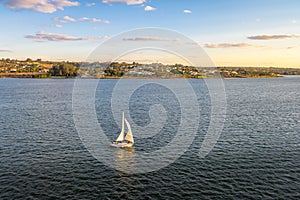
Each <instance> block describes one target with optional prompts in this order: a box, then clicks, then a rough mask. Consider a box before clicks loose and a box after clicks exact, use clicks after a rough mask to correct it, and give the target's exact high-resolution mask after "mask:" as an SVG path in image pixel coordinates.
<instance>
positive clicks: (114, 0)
mask: <svg viewBox="0 0 300 200" xmlns="http://www.w3.org/2000/svg"><path fill="white" fill-rule="evenodd" d="M146 1H147V0H102V3H107V4H112V3H126V4H127V5H136V4H143V3H145V2H146Z"/></svg>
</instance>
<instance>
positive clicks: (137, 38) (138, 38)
mask: <svg viewBox="0 0 300 200" xmlns="http://www.w3.org/2000/svg"><path fill="white" fill-rule="evenodd" d="M123 41H135V42H148V41H150V42H154V41H156V42H157V41H161V42H163V41H170V40H169V39H167V38H160V37H135V38H123Z"/></svg>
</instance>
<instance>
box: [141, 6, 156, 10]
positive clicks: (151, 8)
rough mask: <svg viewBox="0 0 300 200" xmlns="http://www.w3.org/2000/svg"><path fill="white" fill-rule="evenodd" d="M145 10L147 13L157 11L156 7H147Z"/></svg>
mask: <svg viewBox="0 0 300 200" xmlns="http://www.w3.org/2000/svg"><path fill="white" fill-rule="evenodd" d="M144 10H145V11H154V10H156V8H154V7H152V6H146V7H145V8H144Z"/></svg>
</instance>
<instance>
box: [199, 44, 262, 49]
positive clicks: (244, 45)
mask: <svg viewBox="0 0 300 200" xmlns="http://www.w3.org/2000/svg"><path fill="white" fill-rule="evenodd" d="M204 47H205V48H245V47H262V46H258V45H254V44H249V43H219V44H204Z"/></svg>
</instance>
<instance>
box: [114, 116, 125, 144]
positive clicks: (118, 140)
mask: <svg viewBox="0 0 300 200" xmlns="http://www.w3.org/2000/svg"><path fill="white" fill-rule="evenodd" d="M124 128H125V127H124V112H123V115H122V130H121V133H120V135H119V137H118V138H117V140H116V141H117V142H122V141H123V140H124Z"/></svg>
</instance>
